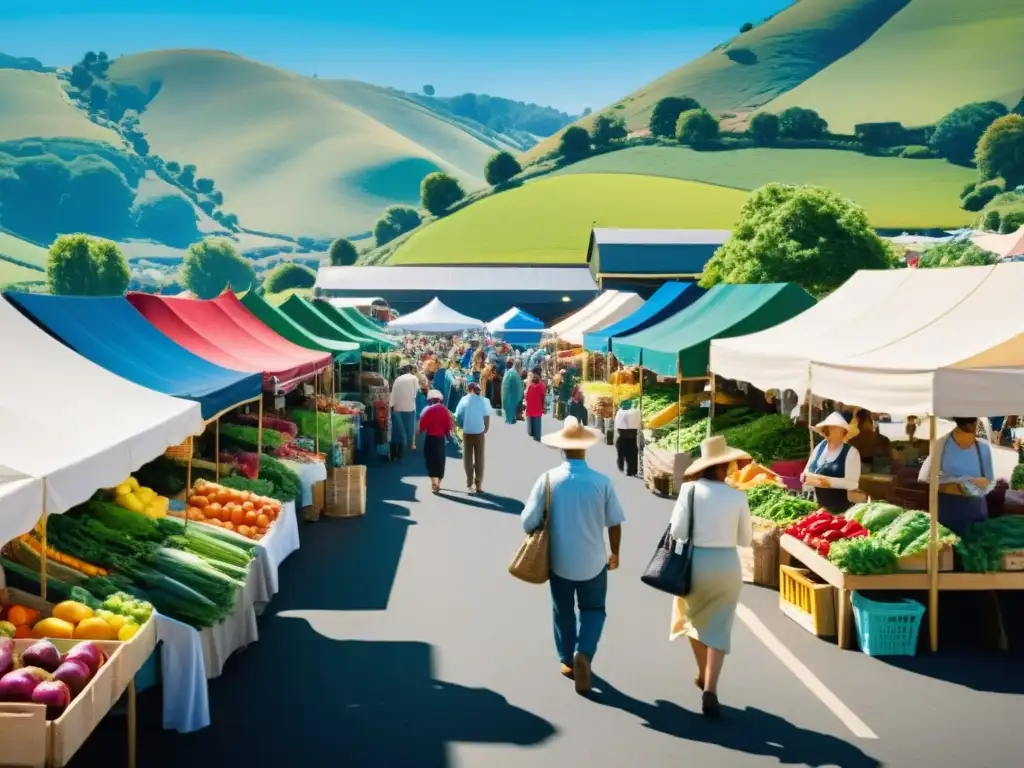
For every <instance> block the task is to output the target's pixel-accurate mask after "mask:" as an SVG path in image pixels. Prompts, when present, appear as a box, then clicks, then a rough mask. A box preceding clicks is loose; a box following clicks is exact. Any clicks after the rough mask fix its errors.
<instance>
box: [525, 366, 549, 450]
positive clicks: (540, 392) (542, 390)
mask: <svg viewBox="0 0 1024 768" xmlns="http://www.w3.org/2000/svg"><path fill="white" fill-rule="evenodd" d="M547 393H548V389H547V387H546V386H544V382H543V381H541V378H540V368H534V369H533V370H532V371H531V372H530V383H529V384H527V385H526V432H527V434H529V435H530V437H532V438H533V439H534V440H537V441H538V442H539V441H540V436H541V427H542V425H541V419H542V417H543V416H544V399H545V398H546V397H547Z"/></svg>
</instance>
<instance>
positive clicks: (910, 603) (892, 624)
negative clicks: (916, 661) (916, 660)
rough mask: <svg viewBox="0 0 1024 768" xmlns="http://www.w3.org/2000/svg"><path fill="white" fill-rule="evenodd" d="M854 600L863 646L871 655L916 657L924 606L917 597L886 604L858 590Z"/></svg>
mask: <svg viewBox="0 0 1024 768" xmlns="http://www.w3.org/2000/svg"><path fill="white" fill-rule="evenodd" d="M851 601H852V602H853V621H854V623H855V624H856V626H857V638H858V639H859V640H860V649H861V650H862V651H863V652H864V653H866V654H867V655H868V656H914V655H916V654H917V636H918V633H919V632H920V631H921V618H922V617H923V616H924V606H923V605H921V604H920V603H918V602H916V601H914V600H899V601H896V602H891V603H882V602H879V601H877V600H868V598H866V597H864V596H863V595H861V594H858V593H857V592H854V593H853V596H852V598H851Z"/></svg>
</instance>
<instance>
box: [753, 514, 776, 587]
mask: <svg viewBox="0 0 1024 768" xmlns="http://www.w3.org/2000/svg"><path fill="white" fill-rule="evenodd" d="M781 533H782V531H781V530H780V529H779V527H778V526H775V525H755V527H754V537H753V540H752V541H751V547H750V548H751V551H752V553H753V563H752V569H751V571H752V581H753V583H754V584H759V585H761V586H762V587H771V588H772V589H778V587H779V537H780V536H781Z"/></svg>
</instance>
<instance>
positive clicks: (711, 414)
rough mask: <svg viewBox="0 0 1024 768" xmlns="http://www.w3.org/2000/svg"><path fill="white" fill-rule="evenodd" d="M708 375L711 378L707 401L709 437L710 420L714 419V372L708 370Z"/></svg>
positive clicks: (709, 429) (709, 434) (709, 432)
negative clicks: (709, 394) (709, 393)
mask: <svg viewBox="0 0 1024 768" xmlns="http://www.w3.org/2000/svg"><path fill="white" fill-rule="evenodd" d="M708 377H709V378H710V379H711V387H710V389H711V400H710V402H709V403H708V437H711V422H712V421H714V419H715V374H713V373H711V371H708Z"/></svg>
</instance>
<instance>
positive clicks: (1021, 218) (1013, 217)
mask: <svg viewBox="0 0 1024 768" xmlns="http://www.w3.org/2000/svg"><path fill="white" fill-rule="evenodd" d="M1021 227H1024V211H1012V212H1010V213H1008V214H1006V215H1005V216H1003V220H1002V221H1001V222H1000V223H999V232H1000V233H1001V234H1004V235H1008V234H1010V233H1011V232H1016V231H1017V230H1018V229H1020V228H1021Z"/></svg>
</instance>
